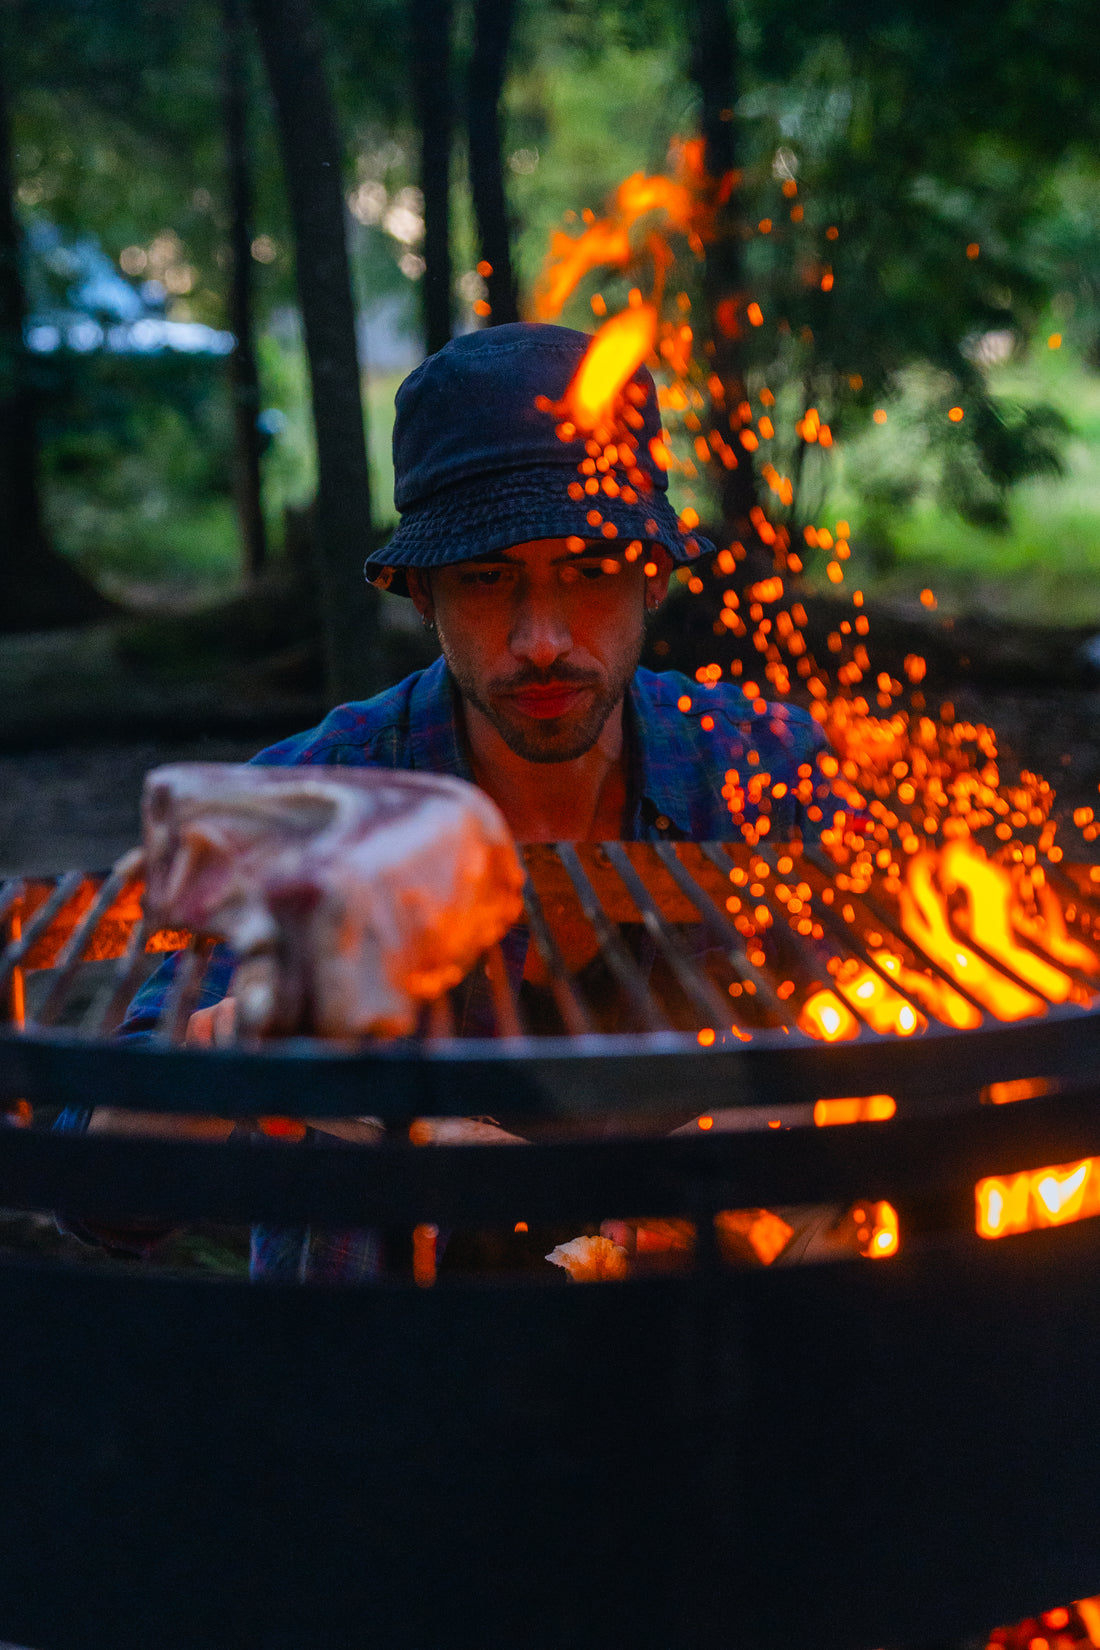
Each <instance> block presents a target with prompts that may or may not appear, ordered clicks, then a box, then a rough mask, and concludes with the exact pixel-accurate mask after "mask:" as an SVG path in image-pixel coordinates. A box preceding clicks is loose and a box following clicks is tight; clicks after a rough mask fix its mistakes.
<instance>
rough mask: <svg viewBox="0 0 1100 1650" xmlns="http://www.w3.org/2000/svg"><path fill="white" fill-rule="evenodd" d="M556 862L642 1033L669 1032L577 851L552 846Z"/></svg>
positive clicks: (567, 846) (569, 845)
mask: <svg viewBox="0 0 1100 1650" xmlns="http://www.w3.org/2000/svg"><path fill="white" fill-rule="evenodd" d="M555 847H556V851H557V855H558V858H559V859H560V860H561V862H562V864H563V865H564V866H565V869H566V872H567V873H568V876H569V880H570V882H571V883H572V884H573V888H574V890H575V892H576V895H577V898H578V900H579V901H580V904H581V910H582V911H583V912H584V915H585V917H586V918H587V920H588V922H589V923H590V924H591V926H592V931H593V933H594V934H595V936H596V940H597V943H598V944H599V947H600V950H601V951H602V953H603V957H604V961H605V962H606V963H607V966H608V967H609V969H610V970H611V972H612V974H613V975H614V977H615V980H616V982H617V983H618V984H619V985H620V986H621V987H622V989H623V991H624V992H625V993H626V996H627V999H628V1001H629V1003H630V1006H631V1008H632V1009H633V1011H634V1013H635V1014H636V1015H637V1017H638V1019H639V1020H640V1021H641V1025H642V1029H643V1030H644V1031H668V1030H670V1029H671V1028H670V1026H669V1023H668V1020H667V1019H666V1018H665V1016H664V1015H663V1014H662V1012H661V1010H660V1009H659V1008H658V1006H657V1003H656V1001H655V1000H654V997H653V993H652V992H651V991H650V989H649V986H648V984H647V983H646V980H645V977H644V976H643V974H642V972H641V970H640V968H639V967H638V965H637V963H636V962H635V961H634V958H633V957H632V956H631V955H630V953H629V951H628V950H627V948H626V946H625V945H624V944H623V942H622V939H621V937H620V936H619V934H618V933H617V932H616V930H615V928H614V927H613V926H612V924H611V922H610V921H609V920H608V917H607V913H606V912H605V911H604V908H603V906H602V905H601V904H600V900H599V896H598V895H597V893H596V890H595V889H594V888H593V886H592V883H591V882H590V880H589V877H588V873H587V871H586V870H585V868H584V866H583V865H582V864H581V862H580V858H579V856H578V854H577V850H576V848H575V847H574V846H573V844H572V843H571V842H559V843H556V844H555Z"/></svg>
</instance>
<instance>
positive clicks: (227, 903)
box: [143, 762, 523, 1037]
mask: <svg viewBox="0 0 1100 1650" xmlns="http://www.w3.org/2000/svg"><path fill="white" fill-rule="evenodd" d="M143 819H144V831H145V849H146V857H147V890H146V900H147V905H148V909H149V913H150V915H151V916H152V917H153V920H154V921H156V922H158V923H163V924H165V925H167V926H171V927H180V928H187V929H190V930H192V931H193V932H195V933H200V934H213V935H217V936H218V937H220V938H222V939H224V940H225V941H227V942H228V944H229V945H230V947H231V948H232V950H233V951H234V952H235V954H236V957H237V969H236V973H235V975H234V980H233V987H232V990H233V995H234V996H235V998H236V1002H237V1022H238V1027H239V1029H240V1030H241V1031H242V1032H244V1033H246V1034H249V1033H250V1034H253V1035H270V1034H272V1033H282V1034H288V1033H293V1032H300V1031H312V1032H314V1033H316V1034H318V1035H321V1036H330V1037H346V1036H356V1035H361V1034H365V1033H373V1034H375V1035H380V1036H403V1035H406V1034H408V1033H409V1032H411V1031H412V1030H413V1029H414V1027H415V1024H416V1016H417V1006H418V1004H419V1003H421V1002H424V1001H428V1000H431V999H432V998H434V997H437V996H439V995H440V994H441V993H442V992H444V991H446V990H448V989H449V988H450V987H451V986H453V985H455V984H457V983H458V981H459V980H461V979H462V978H463V976H464V975H465V974H466V973H467V972H468V971H469V969H470V968H471V967H472V965H473V964H474V962H475V961H476V960H477V958H478V956H479V955H480V954H481V953H482V952H483V951H484V950H485V949H486V947H488V946H490V945H492V944H494V943H495V942H496V941H497V940H498V939H499V938H500V937H501V935H502V934H503V933H504V931H505V930H506V929H507V928H508V926H509V925H510V924H511V923H512V922H514V921H515V920H516V918H517V917H518V915H519V913H520V910H521V908H522V900H521V897H520V890H521V887H522V883H523V873H522V871H521V869H520V865H519V860H518V858H517V855H516V851H515V848H514V846H513V844H512V839H511V837H510V835H509V832H508V828H507V826H506V825H505V823H504V819H503V817H502V816H501V814H500V812H499V810H498V809H497V808H496V807H495V805H494V804H493V803H492V802H491V801H490V800H489V798H488V797H487V796H485V795H484V793H483V792H481V791H479V790H477V789H476V788H475V787H474V786H473V785H468V784H466V783H465V782H464V781H463V780H461V779H454V778H451V777H449V776H445V775H436V774H419V773H407V772H403V771H393V770H390V769H385V768H344V769H341V768H269V767H253V766H237V765H234V764H230V763H206V762H182V763H174V764H171V765H169V766H166V767H161V768H156V769H154V770H153V772H152V773H150V774H149V775H148V777H147V778H146V782H145V795H144V800H143Z"/></svg>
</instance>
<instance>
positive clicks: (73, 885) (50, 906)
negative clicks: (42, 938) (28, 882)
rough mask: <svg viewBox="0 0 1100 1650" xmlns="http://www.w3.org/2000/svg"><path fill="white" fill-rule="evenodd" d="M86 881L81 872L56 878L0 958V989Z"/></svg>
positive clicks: (67, 873) (68, 873)
mask: <svg viewBox="0 0 1100 1650" xmlns="http://www.w3.org/2000/svg"><path fill="white" fill-rule="evenodd" d="M87 880H88V879H87V877H86V876H85V874H84V872H83V871H66V872H65V874H64V876H62V877H59V878H58V881H57V886H56V887H55V889H54V891H53V893H52V894H50V895H49V896H48V898H47V899H46V900H45V901H44V903H43V904H42V905H40V906H39V908H38V910H37V911H36V912H35V913H34V916H33V917H32V918H31V920H30V921H29V922H28V923H27V926H26V927H25V928H24V929H23V932H22V934H21V935H20V936H19V938H18V939H13V940H12V941H11V942H10V943H9V944H8V945H7V946H6V947H5V949H4V953H3V955H2V956H0V988H3V987H4V986H5V985H6V984H7V982H8V979H9V976H10V975H11V972H12V970H13V969H14V968H18V966H19V964H20V963H21V962H22V961H23V958H24V957H25V956H26V955H27V952H28V951H29V950H30V948H31V946H32V945H33V944H34V942H35V940H36V939H37V938H38V937H39V935H40V934H43V933H45V931H46V929H47V928H48V927H49V926H50V923H51V922H53V920H54V918H55V917H56V916H57V915H58V913H59V912H60V911H62V910H63V909H64V907H65V906H66V905H68V903H69V901H70V900H71V899H72V898H73V897H74V895H76V894H78V893H79V892H80V890H81V888H82V887H83V886H84V884H85V882H86V881H87ZM24 886H25V885H24Z"/></svg>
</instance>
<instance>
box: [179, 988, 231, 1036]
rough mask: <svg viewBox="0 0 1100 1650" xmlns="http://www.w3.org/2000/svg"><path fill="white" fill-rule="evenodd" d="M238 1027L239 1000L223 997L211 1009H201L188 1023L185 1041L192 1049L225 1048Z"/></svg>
mask: <svg viewBox="0 0 1100 1650" xmlns="http://www.w3.org/2000/svg"><path fill="white" fill-rule="evenodd" d="M236 1026H237V999H236V998H235V997H223V998H222V1000H221V1002H220V1003H214V1004H213V1005H212V1006H211V1007H210V1008H200V1009H198V1010H197V1011H196V1012H195V1013H194V1014H192V1016H191V1018H190V1019H189V1020H188V1022H187V1036H186V1038H185V1039H184V1041H185V1042H187V1043H189V1044H190V1045H191V1047H192V1048H225V1046H226V1045H227V1044H228V1043H231V1042H232V1041H233V1039H234V1035H235V1032H236Z"/></svg>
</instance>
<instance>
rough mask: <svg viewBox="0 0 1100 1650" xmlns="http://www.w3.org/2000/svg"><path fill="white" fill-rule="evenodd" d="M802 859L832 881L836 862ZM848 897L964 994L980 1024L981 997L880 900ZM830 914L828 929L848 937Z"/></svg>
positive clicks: (810, 857) (808, 855)
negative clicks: (971, 990)
mask: <svg viewBox="0 0 1100 1650" xmlns="http://www.w3.org/2000/svg"><path fill="white" fill-rule="evenodd" d="M803 858H804V860H805V862H806V864H807V865H809V866H810V867H811V868H812V869H813V870H816V871H817V872H818V874H819V875H820V876H822V877H824V878H825V880H826V881H827V882H831V880H832V875H833V872H834V871H835V870H836V866H835V865H830V864H829V863H828V862H827V861H825V860H823V859H820V858H819V857H818V855H817V854H816V853H810V852H806V853H804V855H803ZM851 898H853V899H858V900H859V903H860V904H861V905H862V906H863V907H864V908H865V909H866V911H867V912H868V913H869V915H870V916H872V917H873V918H874V919H875V922H876V923H877V925H878V926H879V927H880V928H882V929H883V930H884V931H885V932H886V933H887V934H889V936H890V938H891V939H892V940H893V942H894V944H895V945H898V946H900V947H901V949H902V951H903V952H904V951H906V950H908V951H909V953H910V955H911V956H913V957H915V958H916V959H917V961H918V962H919V963H921V964H922V965H923V966H924V967H925V968H929V969H931V971H932V973H933V974H934V975H935V976H936V978H937V979H938V980H940V981H941V982H942V983H943V984H944V985H948V986H950V987H951V989H952V990H953V991H957V992H958V993H959V996H960V997H965V998H966V1001H967V1002H968V1003H969V1004H970V1006H971V1008H976V1009H977V1011H978V1013H979V1014H980V1015H981V1016H982V1021H983V1023H985V1022H986V1016H987V1013H988V1010H987V1009H986V1007H985V1005H984V1004H983V1003H982V1002H981V1001H980V999H979V998H977V997H975V996H974V995H973V994H972V993H971V992H969V991H968V990H967V989H966V987H965V986H964V985H960V984H959V982H958V981H957V980H955V979H953V978H952V977H951V975H950V974H948V972H947V970H946V969H945V968H943V967H941V966H940V964H939V963H938V962H936V960H935V958H933V957H930V956H929V954H928V952H927V951H925V949H924V947H923V946H922V945H920V944H919V943H918V942H917V941H916V940H913V939H910V938H909V935H908V934H906V933H905V932H904V930H903V929H901V927H900V926H899V924H898V922H897V919H896V918H895V917H892V916H891V915H890V913H889V912H888V911H886V910H885V909H884V908H883V907H882V905H880V904H879V901H878V900H877V899H875V897H874V895H872V894H867V893H863V894H856V895H852V896H851ZM819 903H820V904H821V906H822V919H823V920H824V912H825V911H826V910H828V907H827V906H826V905H825V903H824V901H820V902H819ZM829 917H830V921H829V926H830V927H831V928H834V929H835V931H836V932H837V933H843V934H845V935H849V936H850V932H851V930H850V926H849V924H847V923H845V922H844V920H843V918H842V917H838V916H837V915H836V913H835V912H830V913H829ZM895 989H896V988H895Z"/></svg>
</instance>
